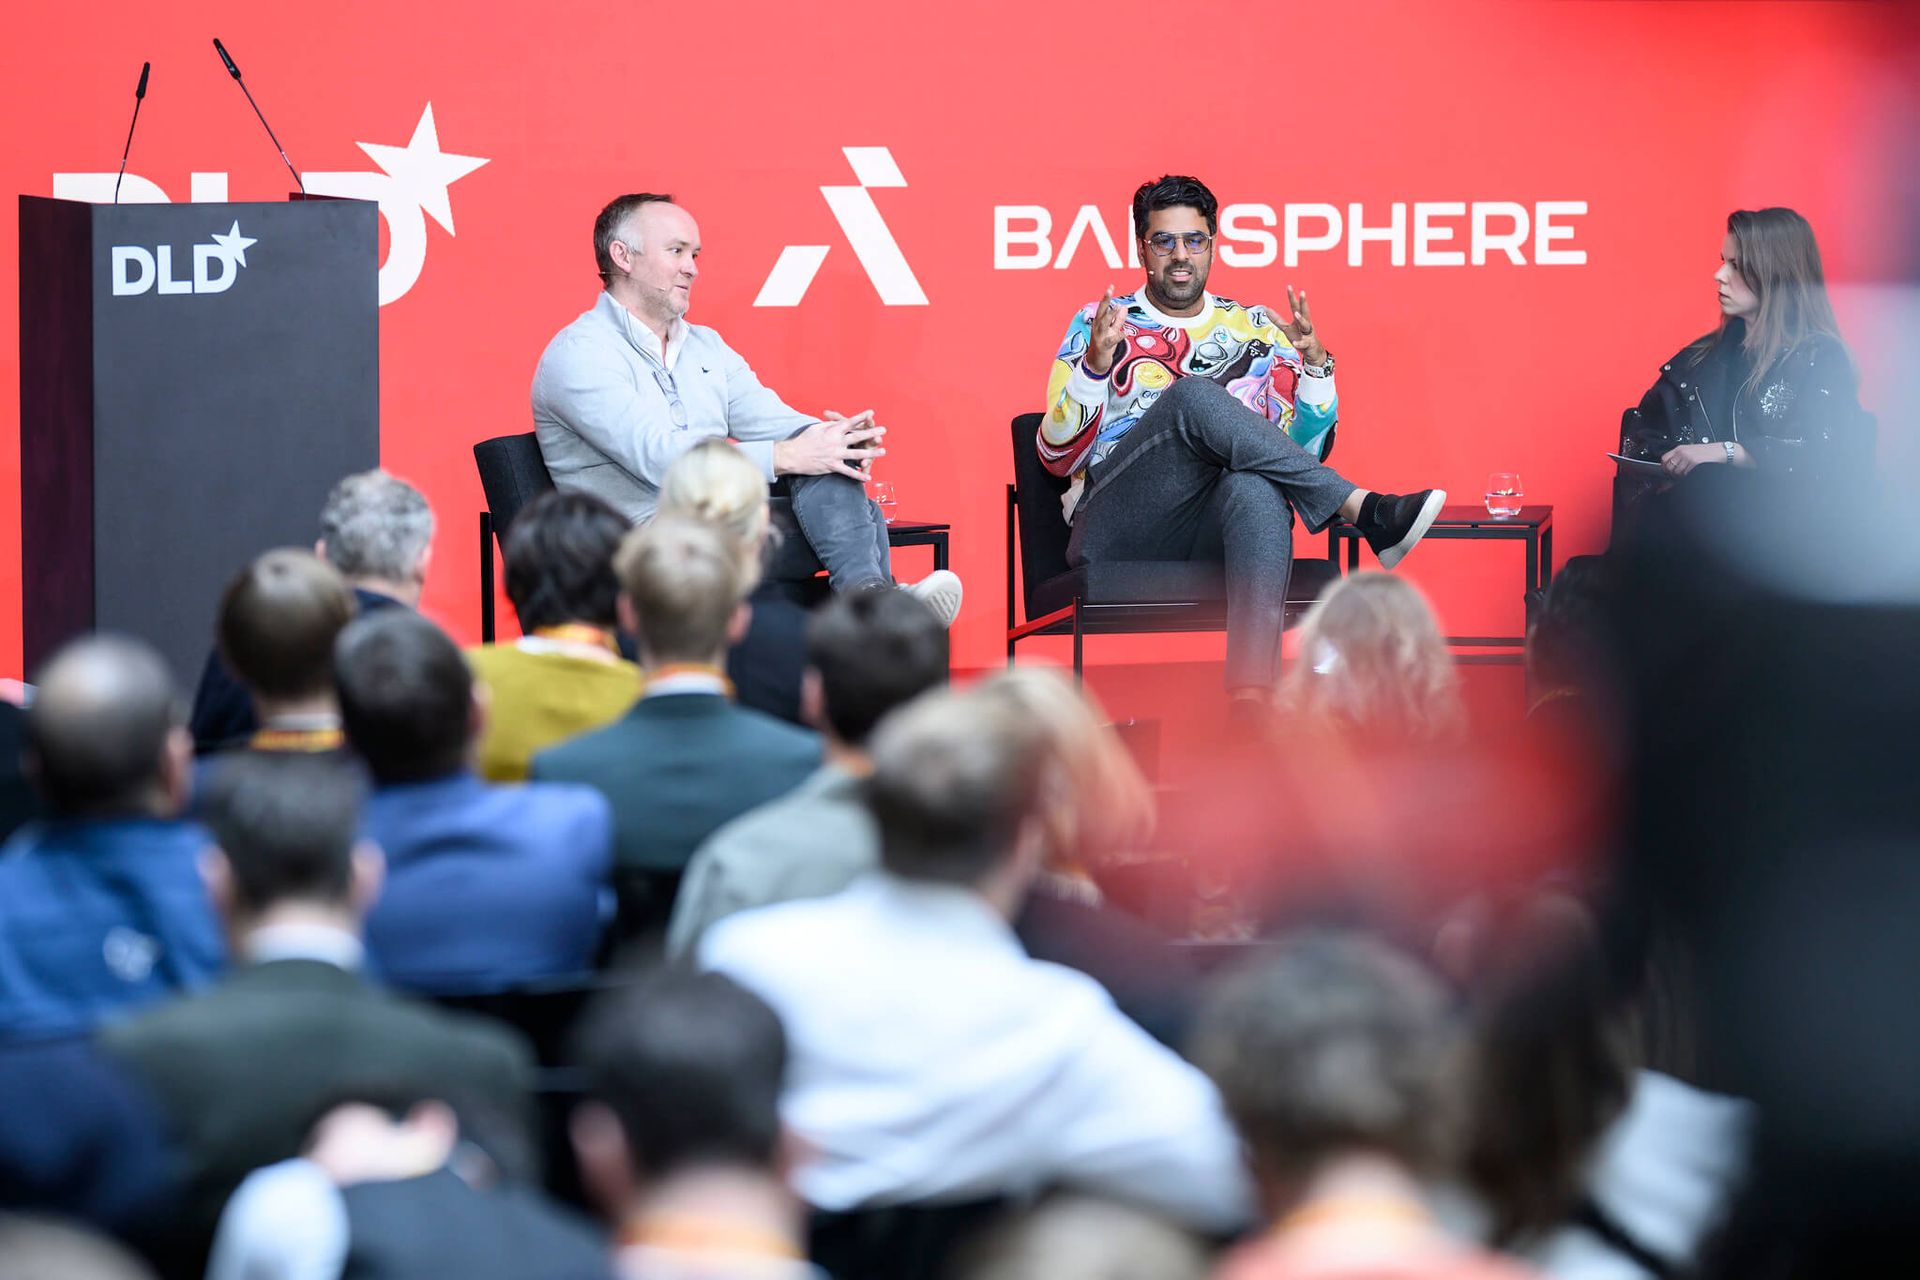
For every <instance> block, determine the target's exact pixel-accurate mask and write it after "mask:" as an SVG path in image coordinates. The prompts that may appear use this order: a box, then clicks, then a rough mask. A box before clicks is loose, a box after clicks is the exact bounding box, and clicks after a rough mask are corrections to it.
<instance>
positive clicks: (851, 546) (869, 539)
mask: <svg viewBox="0 0 1920 1280" xmlns="http://www.w3.org/2000/svg"><path fill="white" fill-rule="evenodd" d="M787 487H788V490H789V492H791V493H792V495H793V520H794V523H795V524H797V525H799V526H800V534H801V536H802V537H804V538H805V539H806V540H807V545H808V546H810V547H812V548H813V553H814V554H815V555H817V556H819V557H820V563H821V564H823V565H825V566H827V581H828V583H829V584H830V585H831V586H832V587H833V589H834V590H835V591H857V590H860V589H862V588H865V587H871V586H890V585H892V583H893V574H892V571H891V568H890V563H891V560H890V554H889V552H890V548H889V547H888V545H887V520H886V517H885V516H884V515H882V514H881V512H880V507H879V506H878V504H876V503H874V502H873V501H872V500H871V499H869V498H868V497H867V491H866V488H865V487H864V486H862V485H861V484H860V482H859V481H857V480H854V479H851V478H850V477H847V476H842V475H824V476H792V477H789V479H788V485H787Z"/></svg>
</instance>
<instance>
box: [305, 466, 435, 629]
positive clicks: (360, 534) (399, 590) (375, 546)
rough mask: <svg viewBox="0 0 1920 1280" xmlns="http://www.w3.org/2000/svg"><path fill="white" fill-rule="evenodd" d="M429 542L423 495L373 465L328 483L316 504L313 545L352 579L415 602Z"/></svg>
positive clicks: (430, 518) (429, 517) (430, 520)
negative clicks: (323, 497) (323, 499)
mask: <svg viewBox="0 0 1920 1280" xmlns="http://www.w3.org/2000/svg"><path fill="white" fill-rule="evenodd" d="M432 544H433V512H432V511H431V510H430V509H429V508H428V506H427V500H426V498H424V497H423V496H421V493H420V491H419V490H418V489H416V488H414V487H413V486H412V485H410V484H408V483H407V482H406V481H405V480H401V479H399V478H398V477H396V476H392V475H389V474H387V473H386V472H385V471H380V470H374V471H361V472H356V473H355V474H353V475H350V476H348V477H347V478H346V479H344V480H342V481H341V482H340V483H339V484H336V485H335V486H333V492H331V493H329V494H328V495H327V502H326V505H325V506H324V507H322V508H321V509H320V541H319V542H317V543H316V544H314V551H315V552H316V553H317V554H319V555H320V557H321V558H322V559H324V560H325V561H326V562H327V563H328V564H330V565H332V566H333V567H334V568H336V569H338V570H339V571H340V572H341V574H343V575H344V576H345V577H346V579H347V581H348V582H350V583H352V584H353V585H355V586H358V587H365V588H366V589H368V590H370V591H377V592H379V593H380V594H381V595H386V596H392V597H393V598H394V599H396V600H399V601H401V602H403V603H405V604H410V605H417V604H419V603H420V589H421V587H422V586H424V585H425V584H426V580H427V563H428V560H429V559H430V558H431V553H432Z"/></svg>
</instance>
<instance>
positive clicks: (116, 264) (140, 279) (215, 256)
mask: <svg viewBox="0 0 1920 1280" xmlns="http://www.w3.org/2000/svg"><path fill="white" fill-rule="evenodd" d="M257 243H258V241H256V240H254V239H252V238H250V237H248V236H243V235H241V234H240V223H239V221H238V220H235V222H234V224H233V229H232V230H230V231H228V232H227V233H226V234H225V235H221V234H220V233H219V232H215V233H214V234H213V236H212V237H211V238H210V240H209V241H208V243H206V244H196V245H193V246H191V249H192V252H191V253H189V254H188V255H187V259H188V260H190V261H191V262H192V263H193V270H192V271H191V272H190V273H189V274H187V275H185V276H176V275H175V274H174V262H173V246H172V245H170V244H160V245H155V246H154V247H153V248H151V249H149V248H147V247H146V246H145V245H141V244H117V245H114V246H113V249H112V251H111V252H112V257H113V296H114V297H116V298H124V297H128V296H130V295H133V294H137V293H145V292H147V291H148V290H149V289H157V290H158V291H159V292H160V293H162V294H168V293H225V292H226V291H227V290H229V289H231V288H233V282H234V280H235V278H236V277H238V276H239V274H240V268H242V267H244V266H246V265H247V246H249V245H252V244H257ZM181 266H182V267H183V268H184V267H185V266H186V263H185V262H182V263H181ZM216 267H217V268H218V271H217V272H216V270H215V268H216Z"/></svg>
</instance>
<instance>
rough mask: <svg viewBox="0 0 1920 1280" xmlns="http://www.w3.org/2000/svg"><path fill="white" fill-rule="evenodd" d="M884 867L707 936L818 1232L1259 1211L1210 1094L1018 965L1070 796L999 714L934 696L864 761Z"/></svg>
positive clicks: (1038, 749)
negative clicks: (1060, 803)
mask: <svg viewBox="0 0 1920 1280" xmlns="http://www.w3.org/2000/svg"><path fill="white" fill-rule="evenodd" d="M872 756H873V759H874V773H873V776H872V777H871V779H870V780H869V782H868V790H867V799H868V803H869V805H870V806H871V807H872V810H873V815H874V820H875V823H876V825H877V826H878V828H879V831H880V844H881V869H880V870H879V871H876V872H874V873H873V874H872V875H870V876H868V877H866V878H864V879H862V880H860V881H858V882H856V883H855V884H854V885H852V886H851V887H849V888H848V889H846V890H845V891H843V892H841V893H840V894H837V895H835V896H833V897H830V898H820V899H813V900H808V901H800V902H791V903H784V904H782V905H779V906H775V907H769V908H766V909H764V910H760V911H749V912H745V913H742V914H739V915H735V916H731V917H729V918H727V919H725V920H722V921H721V922H720V923H719V924H717V925H716V926H714V928H713V929H711V930H710V931H709V932H708V933H707V935H706V936H705V938H704V939H703V940H702V944H701V947H700V950H699V957H700V961H701V964H702V965H703V967H705V968H708V969H715V970H718V971H720V972H722V973H725V974H727V975H728V976H730V977H732V978H734V979H736V980H737V981H739V982H740V983H742V984H743V985H744V986H746V987H748V988H749V989H750V990H753V991H755V992H757V993H758V994H759V995H760V996H762V997H763V998H764V999H765V1000H766V1001H767V1002H768V1003H769V1004H771V1005H772V1006H773V1007H774V1009H775V1011H776V1012H778V1013H779V1014H780V1017H781V1019H782V1021H783V1022H784V1023H785V1025H786V1028H787V1035H788V1038H789V1042H790V1045H791V1050H792V1056H793V1066H792V1072H791V1074H790V1076H789V1082H788V1087H787V1092H786V1095H785V1099H784V1104H783V1112H784V1114H785V1118H786V1121H787V1124H788V1126H789V1127H790V1128H791V1129H792V1130H793V1131H794V1132H795V1133H796V1134H797V1136H798V1137H799V1138H800V1139H801V1140H802V1142H803V1143H804V1144H805V1146H806V1148H807V1149H808V1150H809V1151H810V1152H811V1158H810V1159H808V1160H806V1161H804V1162H803V1163H802V1164H801V1165H800V1166H799V1168H798V1169H797V1170H796V1171H795V1185H796V1187H797V1188H798V1190H799V1191H800V1193H801V1194H802V1195H803V1196H804V1197H805V1198H806V1199H807V1200H808V1201H809V1202H810V1203H812V1204H813V1205H815V1206H816V1207H818V1208H821V1209H825V1210H829V1211H845V1210H851V1209H856V1208H865V1207H881V1206H887V1205H900V1204H928V1203H932V1204H939V1203H956V1202H963V1201H968V1200H977V1199H981V1198H985V1197H990V1196H994V1195H1016V1196H1017V1195H1024V1194H1027V1193H1031V1192H1035V1191H1038V1190H1040V1189H1042V1188H1045V1187H1049V1186H1053V1185H1063V1186H1071V1187H1075V1188H1078V1189H1081V1190H1086V1191H1091V1192H1095V1193H1100V1194H1107V1195H1112V1196H1116V1197H1119V1198H1122V1199H1127V1200H1132V1201H1135V1202H1137V1203H1140V1204H1143V1205H1145V1206H1147V1207H1149V1208H1155V1209H1159V1210H1160V1211H1162V1212H1164V1213H1166V1214H1168V1215H1169V1216H1171V1217H1173V1218H1176V1219H1178V1220H1179V1221H1182V1222H1184V1223H1186V1224H1189V1225H1192V1226H1195V1227H1198V1228H1201V1229H1203V1230H1214V1231H1219V1230H1228V1229H1231V1228H1234V1227H1236V1226H1238V1225H1241V1224H1242V1223H1244V1222H1245V1221H1246V1220H1247V1218H1248V1216H1249V1214H1250V1213H1251V1210H1252V1197H1251V1189H1250V1186H1249V1182H1248V1178H1247V1174H1246V1171H1245V1169H1244V1167H1243V1165H1242V1163H1241V1156H1240V1149H1239V1144H1238V1141H1237V1140H1236V1138H1235V1137H1234V1134H1233V1130H1232V1128H1231V1126H1230V1125H1229V1123H1228V1121H1227V1118H1226V1115H1225V1112H1224V1111H1223V1109H1222V1107H1221V1103H1220V1099H1219V1096H1218V1094H1217V1093H1216V1092H1215V1090H1214V1088H1213V1086H1212V1085H1211V1084H1210V1083H1209V1082H1208V1081H1207V1080H1206V1078H1205V1077H1204V1076H1202V1075H1201V1074H1200V1073H1199V1072H1198V1071H1197V1070H1195V1069H1194V1068H1193V1067H1192V1066H1190V1065H1188V1064H1187V1063H1185V1062H1183V1061H1182V1060H1181V1059H1180V1058H1179V1057H1177V1056H1176V1055H1175V1054H1173V1053H1172V1052H1171V1051H1169V1050H1167V1049H1166V1048H1164V1047H1163V1046H1161V1045H1160V1044H1158V1043H1157V1042H1155V1041H1154V1040H1153V1039H1152V1038H1151V1037H1149V1036H1148V1035H1147V1034H1146V1033H1145V1032H1143V1031H1141V1030H1140V1029H1139V1028H1138V1027H1137V1026H1135V1025H1134V1024H1133V1023H1132V1022H1130V1021H1129V1020H1128V1019H1127V1018H1126V1017H1125V1016H1123V1015H1122V1014H1121V1013H1120V1012H1119V1011H1118V1010H1117V1009H1116V1008H1115V1007H1114V1004H1113V1001H1112V999H1111V998H1109V997H1108V995H1107V993H1106V992H1105V991H1104V990H1102V989H1101V988H1100V986H1099V985H1098V984H1097V983H1095V982H1094V981H1093V980H1092V979H1091V978H1088V977H1087V976H1085V975H1084V974H1081V973H1077V972H1074V971H1072V970H1069V969H1065V968H1062V967H1060V966H1057V965H1051V964H1044V963H1041V962H1039V961H1035V960H1033V959H1032V958H1030V957H1029V956H1028V955H1027V954H1026V952H1025V951H1024V950H1022V949H1021V946H1020V944H1019V942H1018V941H1017V939H1016V938H1015V936H1014V934H1013V930H1012V928H1011V927H1010V925H1009V923H1008V921H1009V920H1010V918H1011V917H1012V916H1013V915H1014V914H1015V913H1016V912H1017V911H1018V910H1019V907H1020V904H1021V902H1022V900H1023V899H1024V898H1025V896H1026V894H1027V890H1028V887H1029V886H1030V885H1031V883H1032V881H1033V879H1034V876H1035V874H1036V873H1037V872H1038V870H1039V868H1040V866H1041V864H1042V862H1043V861H1044V859H1045V857H1046V853H1047V848H1046V844H1047V837H1046V831H1047V827H1046V824H1045V822H1044V820H1043V818H1042V816H1041V811H1042V807H1043V805H1044V804H1045V802H1046V801H1047V799H1048V798H1049V797H1052V796H1056V795H1058V794H1059V793H1060V790H1061V788H1062V787H1063V785H1064V782H1063V780H1062V779H1061V778H1060V777H1059V776H1058V773H1057V770H1056V768H1055V767H1054V766H1052V765H1050V764H1048V763H1047V761H1048V752H1047V746H1046V743H1045V741H1044V734H1043V733H1042V732H1041V730H1040V729H1039V728H1038V727H1037V726H1035V725H1033V724H1031V723H1029V722H1027V721H1026V720H1023V719H1022V718H1021V717H1020V716H1019V715H1017V714H1016V713H1015V712H1014V711H1013V710H1012V709H1010V708H1009V707H1007V706H1006V705H1005V704H1004V703H1003V702H1000V701H999V700H996V699H989V698H983V697H980V696H978V695H974V694H969V693H948V692H937V693H930V694H928V695H926V696H925V697H923V698H921V699H919V700H917V701H916V702H914V703H913V704H911V705H909V706H907V707H905V708H903V709H902V710H900V711H898V712H896V713H894V715H893V716H891V717H890V718H889V719H888V721H887V722H886V723H885V724H883V725H882V726H881V728H880V730H879V732H878V734H877V735H876V736H875V738H874V741H873V744H872Z"/></svg>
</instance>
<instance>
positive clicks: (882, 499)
mask: <svg viewBox="0 0 1920 1280" xmlns="http://www.w3.org/2000/svg"><path fill="white" fill-rule="evenodd" d="M867 495H868V496H869V497H871V498H872V499H873V500H874V502H876V503H877V504H879V507H880V514H881V516H882V517H884V518H885V519H886V522H887V523H888V524H892V523H893V520H894V516H895V515H896V514H898V513H897V511H896V510H895V504H896V503H897V502H898V501H899V499H898V496H897V495H896V494H895V493H894V489H893V481H891V480H869V481H867Z"/></svg>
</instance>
